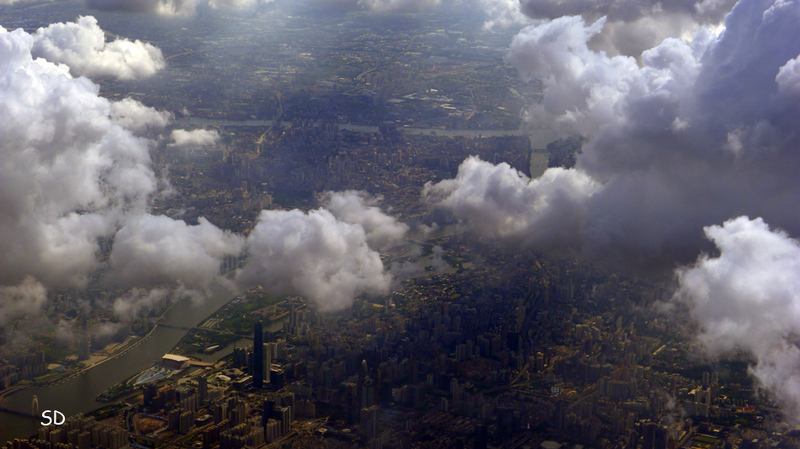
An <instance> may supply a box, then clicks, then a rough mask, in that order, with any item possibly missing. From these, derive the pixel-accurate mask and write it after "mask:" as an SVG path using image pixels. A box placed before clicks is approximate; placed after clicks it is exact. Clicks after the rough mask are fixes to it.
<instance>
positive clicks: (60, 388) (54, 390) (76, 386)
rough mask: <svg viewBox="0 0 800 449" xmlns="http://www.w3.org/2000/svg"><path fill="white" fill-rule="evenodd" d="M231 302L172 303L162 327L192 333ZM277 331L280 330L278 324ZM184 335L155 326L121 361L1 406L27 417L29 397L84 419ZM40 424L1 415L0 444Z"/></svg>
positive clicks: (221, 297) (224, 296) (219, 295)
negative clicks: (100, 399)
mask: <svg viewBox="0 0 800 449" xmlns="http://www.w3.org/2000/svg"><path fill="white" fill-rule="evenodd" d="M231 299H233V294H231V293H230V292H229V291H226V290H224V289H222V288H218V289H217V290H215V291H214V294H213V296H212V297H211V298H209V299H207V300H206V301H204V302H202V303H199V304H197V303H193V302H192V301H190V300H183V301H179V302H178V303H176V304H175V305H174V306H173V307H172V308H171V309H169V310H168V311H167V312H166V313H165V315H164V323H165V324H169V325H172V326H180V327H184V328H190V327H194V326H197V325H198V324H199V323H200V322H201V321H203V319H205V318H206V317H208V316H209V315H211V314H213V313H214V312H215V311H216V310H217V309H219V308H220V307H222V306H223V305H225V304H227V303H228V301H230V300H231ZM276 325H279V324H278V323H276ZM186 332H187V331H185V330H181V329H175V328H167V327H164V326H158V327H157V328H156V329H155V330H154V331H153V333H152V334H151V335H150V337H149V338H147V339H146V340H145V341H143V342H141V343H140V344H138V345H137V346H136V347H134V348H132V349H131V350H130V351H128V352H126V353H125V354H124V355H122V356H120V357H117V358H114V359H112V360H109V361H107V362H105V363H103V364H101V365H98V366H96V367H94V368H92V369H90V370H87V371H85V372H83V373H82V374H80V375H78V376H75V377H73V378H71V379H68V380H66V381H64V382H62V383H60V384H57V385H52V386H49V387H45V388H31V389H26V390H22V391H20V392H17V393H14V394H12V395H10V396H9V397H6V398H5V399H3V405H4V406H6V407H9V408H12V409H15V410H24V411H30V410H31V405H32V402H33V396H34V395H36V396H37V398H38V400H39V410H40V412H41V411H44V410H58V411H60V412H61V413H63V414H64V415H66V416H70V415H74V414H76V413H85V412H89V411H91V410H94V409H96V408H98V407H101V406H102V405H103V404H102V403H100V402H97V401H95V397H97V395H99V394H100V393H102V392H103V391H105V390H106V389H108V388H109V387H111V386H113V385H115V384H116V383H118V382H120V381H122V380H124V379H126V378H128V377H130V376H132V375H134V374H136V373H138V372H140V371H142V370H144V369H146V368H148V367H149V366H151V365H152V364H153V362H155V361H156V360H159V359H160V358H161V356H162V355H164V354H166V353H168V352H170V350H171V349H172V348H173V347H174V346H175V345H176V344H177V343H178V341H180V339H181V338H183V336H184V335H185V334H186ZM231 352H233V345H229V346H228V347H226V348H225V349H224V350H222V351H219V352H217V353H215V354H213V356H214V357H215V358H221V357H223V356H224V355H226V354H229V353H231ZM40 421H41V419H32V418H25V417H23V416H19V415H15V414H11V413H6V412H0V443H2V442H5V441H8V440H13V439H14V438H26V437H28V436H30V435H33V434H34V433H36V431H37V429H38V428H39V427H41V424H40Z"/></svg>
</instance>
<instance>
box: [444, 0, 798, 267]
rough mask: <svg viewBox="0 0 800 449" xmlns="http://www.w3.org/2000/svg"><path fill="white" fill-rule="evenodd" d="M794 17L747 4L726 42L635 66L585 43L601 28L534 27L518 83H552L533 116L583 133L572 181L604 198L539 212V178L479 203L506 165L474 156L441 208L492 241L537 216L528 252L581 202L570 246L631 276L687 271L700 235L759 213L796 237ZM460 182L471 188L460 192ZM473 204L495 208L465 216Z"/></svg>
mask: <svg viewBox="0 0 800 449" xmlns="http://www.w3.org/2000/svg"><path fill="white" fill-rule="evenodd" d="M798 20H800V5H798V3H797V2H784V1H778V2H774V3H773V2H764V1H754V0H743V1H742V2H740V3H739V4H737V5H736V7H735V8H734V9H733V11H732V12H731V14H730V15H729V16H728V18H727V21H726V28H725V30H724V32H722V33H721V34H720V35H719V36H716V35H714V34H713V33H710V32H708V31H701V32H699V33H698V34H697V35H696V36H695V38H694V40H692V41H690V42H686V41H682V40H678V39H666V40H664V41H663V42H662V43H661V44H660V45H659V46H657V47H655V48H652V49H649V50H647V51H645V52H644V53H643V54H642V56H641V62H637V61H636V60H635V59H633V58H631V57H626V56H609V55H607V54H605V53H602V52H597V51H593V50H591V49H590V48H589V47H588V46H587V45H586V43H587V42H588V41H589V40H590V39H591V38H592V36H593V35H594V34H595V33H597V32H599V30H600V29H601V27H602V23H603V22H602V20H601V21H599V22H595V23H593V24H586V23H585V21H584V20H583V19H582V18H580V17H562V18H559V19H555V20H552V21H548V22H545V23H542V24H540V25H532V26H530V27H528V28H526V29H524V30H523V31H522V32H520V34H519V35H518V36H517V37H516V38H515V39H514V42H513V43H512V45H511V49H510V52H509V56H508V61H509V62H510V63H511V64H513V65H514V66H515V67H517V68H518V70H519V72H520V74H521V76H522V77H523V78H526V79H533V78H540V79H542V81H543V83H544V87H545V94H544V99H543V101H542V102H541V103H540V104H536V105H533V106H531V107H530V109H529V110H528V112H527V116H526V120H527V122H528V123H529V126H534V127H555V128H557V129H559V130H560V131H561V132H563V133H564V134H569V133H572V132H577V133H580V134H583V135H585V136H587V137H588V138H589V139H588V141H587V143H586V144H585V145H584V146H583V148H582V153H581V154H580V155H579V157H578V159H577V166H576V168H574V169H571V170H569V171H568V172H567V173H568V174H567V173H565V174H564V176H571V177H574V178H578V177H587V178H589V179H591V180H592V182H593V185H595V186H597V187H596V189H595V190H594V191H593V193H592V194H591V195H590V196H587V195H586V192H585V191H583V190H577V191H570V190H569V189H564V188H561V189H560V190H559V192H560V193H561V194H562V195H563V196H564V197H565V198H569V199H571V200H572V201H571V202H570V201H560V202H557V203H552V202H546V204H553V206H552V207H550V208H547V209H544V210H545V211H546V212H544V213H542V212H539V211H538V209H537V208H538V207H540V206H538V204H540V203H537V201H540V199H541V198H548V195H546V194H545V193H544V192H543V191H542V189H543V186H542V181H541V180H534V181H531V182H530V183H528V182H527V180H525V179H522V180H521V182H518V185H519V186H521V187H518V188H517V189H516V190H512V193H513V194H508V195H490V194H488V193H485V192H477V193H476V192H474V191H475V190H478V189H476V187H475V186H478V185H484V186H486V187H487V189H488V188H489V187H493V188H497V186H498V185H500V184H499V183H498V182H497V181H494V180H492V178H493V177H494V178H496V177H497V175H496V174H495V173H494V172H495V171H506V172H508V171H509V170H510V169H509V168H507V167H496V168H495V169H494V170H489V169H485V168H484V169H481V170H478V168H479V164H477V163H476V162H475V161H474V160H469V161H466V162H465V163H464V164H462V167H461V169H460V171H459V176H458V178H457V179H456V181H455V182H456V185H454V184H453V182H454V181H444V182H442V183H439V184H437V185H435V186H429V187H428V191H431V192H437V191H438V192H440V193H441V192H445V193H447V195H445V196H444V197H443V198H439V199H438V201H435V202H437V203H439V204H442V205H445V206H448V207H451V208H452V209H453V210H454V212H456V214H457V215H458V216H459V217H461V218H464V219H466V220H468V221H470V222H472V223H475V226H476V227H477V228H478V229H482V230H484V231H487V229H486V228H487V226H486V224H487V222H488V223H494V225H493V226H490V228H491V229H489V230H488V233H489V234H494V235H500V234H502V233H503V231H502V230H503V229H504V227H508V224H507V223H512V224H516V223H531V222H536V221H537V220H540V218H541V223H542V224H539V225H536V226H535V227H536V232H535V233H534V232H532V233H528V234H526V235H524V236H522V237H520V238H524V239H525V240H526V241H527V242H529V243H530V244H531V245H533V246H534V247H542V246H547V245H550V244H551V243H550V242H548V241H547V237H546V236H547V235H549V234H550V233H554V235H559V233H563V229H562V228H561V227H559V226H550V227H549V226H548V225H546V224H545V223H547V221H545V220H544V217H547V216H548V215H550V214H552V213H553V210H554V209H553V208H556V209H557V208H558V207H560V205H561V204H563V205H564V206H563V207H565V208H567V211H568V210H571V209H573V208H574V205H575V204H580V205H581V207H582V209H581V210H583V211H585V213H582V214H573V215H572V216H573V217H574V218H575V220H576V221H575V222H573V223H570V224H567V223H562V225H561V226H564V227H567V228H568V229H575V230H576V232H577V233H578V235H579V238H578V239H577V243H575V244H574V245H573V246H574V247H578V248H580V252H581V253H582V254H585V255H591V256H596V257H601V258H604V259H605V260H609V259H611V260H617V261H619V262H620V263H621V264H622V265H626V266H630V265H636V266H651V267H662V268H663V267H674V266H675V264H677V263H687V262H689V261H691V260H693V258H694V257H696V255H697V253H698V251H699V249H700V248H701V247H703V245H704V243H703V242H704V238H703V233H702V229H703V227H704V226H708V225H712V224H718V223H722V222H723V221H725V220H727V219H728V218H730V217H735V216H739V215H749V216H753V217H756V216H761V217H764V219H765V220H767V222H769V223H770V224H773V225H776V226H779V227H781V228H783V229H786V230H787V231H789V232H791V233H792V234H795V235H797V234H798V233H800V220H798V218H800V217H798V215H800V212H798V210H797V208H796V207H795V206H794V205H795V204H797V202H798V200H800V188H798V187H800V186H798V181H797V177H796V176H794V175H793V174H794V173H796V172H797V171H798V169H800V161H798V153H797V151H796V148H798V147H800V146H799V145H798V144H800V142H798V136H797V132H796V130H795V125H794V124H795V123H796V122H797V119H798V118H800V115H799V114H798V112H800V111H798V107H797V97H796V94H795V93H794V92H795V91H794V90H793V89H794V88H793V87H792V86H794V85H795V84H794V83H795V81H796V78H797V76H796V75H795V71H794V65H795V64H796V62H795V61H796V60H797V57H798V54H800V28H799V27H797V26H796V24H797V23H798ZM504 176H505V177H507V178H514V176H516V175H514V174H513V173H506V174H505V175H504ZM517 178H518V176H517ZM458 179H470V181H469V182H462V183H461V185H457V184H458ZM543 179H544V178H543ZM522 187H524V189H523V188H522ZM470 190H472V192H470ZM487 192H488V190H487ZM518 192H526V193H525V195H527V196H529V197H530V198H534V199H533V200H530V199H529V200H527V201H523V202H522V203H523V205H524V204H528V206H527V207H523V205H521V204H519V202H518V201H517V200H518V198H519V196H521V193H520V194H518ZM468 196H473V197H480V198H489V199H490V200H491V202H492V203H493V204H491V205H489V204H482V203H481V202H473V203H471V204H472V207H473V210H469V209H467V208H464V207H459V205H463V204H465V202H464V201H463V200H461V199H460V198H465V197H468ZM498 211H500V212H501V215H502V213H507V214H508V217H507V219H506V221H503V220H499V219H496V218H492V217H495V215H496V213H497V212H498ZM565 216H569V215H565ZM523 228H524V227H523ZM539 235H541V236H542V237H541V238H539V237H538V236H539Z"/></svg>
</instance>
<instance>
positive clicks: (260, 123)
mask: <svg viewBox="0 0 800 449" xmlns="http://www.w3.org/2000/svg"><path fill="white" fill-rule="evenodd" d="M176 123H177V124H178V125H190V126H219V127H235V126H244V127H260V128H268V127H270V126H272V125H273V124H274V123H275V122H274V120H228V119H217V118H202V117H183V118H180V119H178V120H176ZM291 124H292V122H287V121H282V122H281V126H291ZM314 124H315V125H318V124H319V122H315V123H314ZM337 126H338V127H339V129H344V130H347V131H358V132H366V133H376V132H378V127H377V126H374V125H359V124H354V123H337ZM397 129H398V131H400V132H402V133H404V134H409V135H424V136H444V137H514V136H527V137H528V138H530V140H531V147H532V148H544V147H545V146H546V145H547V144H548V143H550V142H552V141H554V140H556V138H558V135H557V133H555V132H553V131H552V130H549V129H536V130H523V129H516V130H514V129H439V128H407V127H403V126H401V127H398V128H397Z"/></svg>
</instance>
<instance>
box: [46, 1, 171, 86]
mask: <svg viewBox="0 0 800 449" xmlns="http://www.w3.org/2000/svg"><path fill="white" fill-rule="evenodd" d="M31 54H32V55H33V57H34V58H44V59H46V60H48V61H50V62H55V63H62V64H66V65H67V66H69V68H70V72H71V73H72V74H73V75H75V76H81V75H85V76H89V77H94V76H113V77H116V78H120V79H134V78H145V77H148V76H151V75H153V74H154V73H156V72H157V71H159V70H161V69H162V68H164V56H163V55H162V54H161V50H159V49H158V48H156V47H155V46H153V45H151V44H148V43H145V42H141V41H139V40H136V41H133V42H132V41H130V40H127V39H117V40H115V41H111V42H106V36H105V33H104V32H103V30H101V29H100V27H99V26H98V25H97V19H95V18H94V17H91V16H84V17H80V18H78V20H77V21H76V22H70V23H54V24H52V25H50V26H48V27H46V28H39V29H38V30H36V33H35V34H34V35H33V48H32V49H31Z"/></svg>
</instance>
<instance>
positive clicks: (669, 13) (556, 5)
mask: <svg viewBox="0 0 800 449" xmlns="http://www.w3.org/2000/svg"><path fill="white" fill-rule="evenodd" d="M735 4H736V0H700V1H697V0H690V1H673V0H634V1H618V0H610V1H591V0H566V1H562V0H520V8H521V10H522V12H523V13H524V14H525V15H527V16H529V17H531V18H534V19H549V20H552V19H557V18H560V17H564V16H580V17H582V18H583V19H584V20H586V21H589V22H594V21H596V20H598V19H600V18H606V19H607V23H606V26H605V27H604V28H603V30H601V31H599V32H598V33H599V34H598V33H596V34H598V35H597V36H596V37H595V44H596V46H598V47H600V48H603V49H605V50H611V51H612V52H615V53H616V52H620V53H622V54H625V55H629V56H638V55H640V54H641V53H642V51H644V50H646V49H648V48H651V47H653V46H655V45H657V44H658V43H660V42H661V41H663V40H664V39H666V38H668V37H673V38H680V37H683V36H686V35H691V34H694V33H696V32H697V31H698V30H699V29H700V28H701V27H711V28H715V27H716V26H718V25H719V24H720V23H721V22H722V21H723V19H724V18H725V15H726V14H728V13H729V12H730V11H731V9H732V8H733V6H734V5H735Z"/></svg>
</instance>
